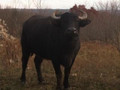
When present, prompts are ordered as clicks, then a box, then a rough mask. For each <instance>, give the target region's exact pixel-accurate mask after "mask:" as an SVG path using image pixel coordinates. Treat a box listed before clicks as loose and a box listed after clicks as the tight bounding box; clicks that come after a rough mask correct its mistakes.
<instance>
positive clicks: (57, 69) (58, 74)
mask: <svg viewBox="0 0 120 90" xmlns="http://www.w3.org/2000/svg"><path fill="white" fill-rule="evenodd" d="M52 63H53V67H54V70H55V74H56V78H57V87H56V89H57V90H62V72H61V68H60V64H59V63H56V62H54V61H53V62H52Z"/></svg>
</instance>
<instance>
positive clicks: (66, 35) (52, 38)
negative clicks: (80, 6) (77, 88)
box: [21, 12, 90, 89]
mask: <svg viewBox="0 0 120 90" xmlns="http://www.w3.org/2000/svg"><path fill="white" fill-rule="evenodd" d="M89 23H90V20H88V19H86V20H80V19H78V16H77V15H75V14H72V13H68V12H66V13H64V14H62V15H61V19H53V18H52V17H41V16H39V15H38V16H33V17H31V18H30V19H28V20H27V21H26V22H25V23H24V25H23V31H22V36H21V45H22V76H21V81H22V82H25V81H26V77H25V70H26V67H27V62H28V58H29V56H30V55H31V54H33V53H34V54H35V55H36V56H35V59H34V61H35V66H36V70H37V74H38V80H39V81H40V82H41V81H43V78H42V74H41V69H40V66H41V63H42V60H43V59H50V60H51V61H52V64H53V67H54V70H55V73H56V78H57V88H59V89H60V88H61V86H62V72H61V69H60V65H63V66H64V68H65V70H64V73H65V74H64V81H63V84H64V88H68V87H69V83H68V78H69V74H70V70H71V67H72V65H73V62H74V60H75V57H76V55H77V53H78V51H79V49H80V38H79V37H80V36H79V30H80V27H84V26H86V25H87V24H89Z"/></svg>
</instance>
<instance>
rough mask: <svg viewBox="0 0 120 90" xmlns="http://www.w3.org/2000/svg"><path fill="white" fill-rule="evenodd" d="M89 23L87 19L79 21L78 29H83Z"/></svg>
mask: <svg viewBox="0 0 120 90" xmlns="http://www.w3.org/2000/svg"><path fill="white" fill-rule="evenodd" d="M90 23H91V21H90V20H89V19H85V20H80V21H79V26H80V27H85V26H86V25H88V24H90Z"/></svg>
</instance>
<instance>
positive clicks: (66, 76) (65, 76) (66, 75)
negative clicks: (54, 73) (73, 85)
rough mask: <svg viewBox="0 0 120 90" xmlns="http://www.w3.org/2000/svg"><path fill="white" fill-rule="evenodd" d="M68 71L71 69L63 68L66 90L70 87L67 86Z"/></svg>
mask: <svg viewBox="0 0 120 90" xmlns="http://www.w3.org/2000/svg"><path fill="white" fill-rule="evenodd" d="M70 70H71V67H65V70H64V82H63V84H64V88H65V89H67V88H69V87H70V85H69V80H68V79H69V75H70Z"/></svg>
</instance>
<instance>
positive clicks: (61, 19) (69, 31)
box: [52, 10, 91, 36]
mask: <svg viewBox="0 0 120 90" xmlns="http://www.w3.org/2000/svg"><path fill="white" fill-rule="evenodd" d="M80 12H82V13H83V16H80V15H79V16H78V15H76V14H74V13H72V12H66V13H63V14H62V15H60V16H56V13H55V12H54V13H53V15H52V18H53V19H55V20H56V23H55V24H56V25H57V26H59V27H60V28H61V30H63V32H64V33H65V34H66V35H68V36H78V34H79V30H80V27H84V26H86V25H88V24H89V23H90V22H91V21H90V20H89V19H87V13H86V12H84V11H82V10H81V11H80Z"/></svg>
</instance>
